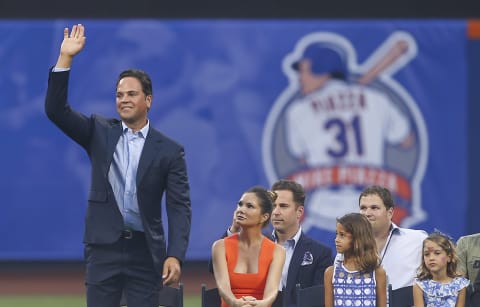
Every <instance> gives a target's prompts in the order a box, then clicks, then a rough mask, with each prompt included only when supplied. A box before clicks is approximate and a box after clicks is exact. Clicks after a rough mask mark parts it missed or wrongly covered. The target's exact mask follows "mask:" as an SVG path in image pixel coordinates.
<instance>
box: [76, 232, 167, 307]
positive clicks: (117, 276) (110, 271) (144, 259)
mask: <svg viewBox="0 0 480 307" xmlns="http://www.w3.org/2000/svg"><path fill="white" fill-rule="evenodd" d="M129 237H130V235H125V236H122V237H121V238H120V239H119V240H118V241H117V242H115V243H113V244H86V245H85V261H86V267H87V272H86V280H85V285H86V289H87V307H119V306H120V298H121V296H122V292H125V295H126V298H127V304H128V307H158V293H159V291H160V289H161V287H162V278H161V275H160V274H159V273H157V272H156V271H155V268H154V265H153V261H152V256H151V254H150V251H149V250H148V246H147V242H146V239H145V235H144V234H143V233H142V232H133V235H132V236H131V238H129Z"/></svg>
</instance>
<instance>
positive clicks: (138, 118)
mask: <svg viewBox="0 0 480 307" xmlns="http://www.w3.org/2000/svg"><path fill="white" fill-rule="evenodd" d="M151 103H152V96H151V95H148V96H146V95H145V93H144V92H143V89H142V85H141V84H140V81H139V80H138V79H137V78H134V77H125V78H123V79H121V80H120V82H118V86H117V99H116V105H117V112H118V114H119V115H120V118H121V119H122V120H123V121H124V122H125V123H126V124H127V125H130V126H140V128H141V127H143V126H144V125H145V124H146V122H147V112H148V109H149V108H150V105H151Z"/></svg>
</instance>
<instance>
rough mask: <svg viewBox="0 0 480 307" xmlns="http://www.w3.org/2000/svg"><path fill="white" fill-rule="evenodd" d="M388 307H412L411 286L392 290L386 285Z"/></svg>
mask: <svg viewBox="0 0 480 307" xmlns="http://www.w3.org/2000/svg"><path fill="white" fill-rule="evenodd" d="M388 300H389V307H411V306H413V286H407V287H403V288H398V289H395V290H392V285H390V284H389V285H388Z"/></svg>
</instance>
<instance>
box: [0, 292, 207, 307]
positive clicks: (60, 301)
mask: <svg viewBox="0 0 480 307" xmlns="http://www.w3.org/2000/svg"><path fill="white" fill-rule="evenodd" d="M85 305H86V304H85V297H83V296H51V295H28V296H14V295H2V296H0V307H85ZM183 306H184V307H200V296H185V298H184V301H183Z"/></svg>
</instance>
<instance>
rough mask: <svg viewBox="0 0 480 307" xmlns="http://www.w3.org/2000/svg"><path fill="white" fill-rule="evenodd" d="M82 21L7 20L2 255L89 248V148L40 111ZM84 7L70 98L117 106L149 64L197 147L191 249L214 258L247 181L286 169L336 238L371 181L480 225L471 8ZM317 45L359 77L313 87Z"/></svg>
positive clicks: (163, 121)
mask: <svg viewBox="0 0 480 307" xmlns="http://www.w3.org/2000/svg"><path fill="white" fill-rule="evenodd" d="M75 22H78V21H75ZM72 23H73V21H70V20H60V19H57V20H37V21H26V20H23V21H22V20H16V21H8V20H4V21H0V67H1V71H2V74H1V76H0V93H2V95H1V99H0V101H1V102H0V103H1V106H2V112H1V113H0V132H1V135H2V137H3V138H4V142H3V146H2V151H1V155H2V161H3V168H2V173H1V177H0V192H1V195H2V201H1V202H0V203H1V214H0V233H1V234H2V236H1V239H0V242H1V243H0V246H1V247H0V260H11V259H21V260H77V259H81V258H82V244H81V240H82V231H83V216H84V212H85V206H86V197H87V193H88V188H89V171H90V167H89V162H88V160H87V158H86V155H85V153H83V152H82V150H81V149H80V148H79V147H78V146H77V145H76V144H75V143H73V142H72V141H70V140H69V139H67V137H65V136H64V135H63V134H62V133H61V132H60V131H59V130H58V129H56V127H54V126H53V124H51V123H50V122H49V121H48V119H47V118H46V116H45V115H44V112H43V102H44V95H45V90H46V84H47V75H48V69H49V68H50V67H51V66H52V65H54V63H55V61H56V58H57V56H58V50H59V45H60V42H61V39H62V31H63V28H64V27H66V26H71V24H72ZM83 23H84V24H85V25H86V31H87V33H86V36H87V45H86V47H85V49H84V51H83V52H82V53H81V54H80V55H79V56H77V58H76V61H75V63H74V66H73V69H72V75H71V76H72V77H71V87H70V102H71V104H72V105H73V106H74V107H75V108H77V109H78V110H80V111H82V112H84V113H86V114H90V113H102V114H105V115H111V116H116V114H115V107H114V93H115V81H116V78H117V75H118V74H119V72H120V71H122V70H124V69H126V68H130V67H135V68H140V69H144V70H146V71H147V72H149V73H150V75H151V77H152V80H153V83H154V103H153V107H152V110H151V112H150V120H151V122H152V123H153V124H154V125H155V126H156V127H157V128H159V129H160V130H161V131H163V132H165V133H166V134H167V135H169V136H171V137H173V138H175V139H177V140H178V141H179V142H180V143H182V144H184V146H185V149H186V155H187V163H188V170H189V175H190V182H191V196H192V206H193V224H192V233H191V243H190V246H189V250H188V254H187V256H188V258H189V259H208V257H209V255H210V247H211V244H212V242H213V241H214V240H215V239H217V238H218V237H219V236H220V235H221V234H222V233H223V231H224V230H225V228H226V227H227V226H228V224H229V223H230V221H231V217H232V213H233V210H234V208H235V206H236V202H237V200H238V199H239V197H240V196H241V193H242V192H243V191H244V190H246V189H247V188H248V187H250V186H253V185H256V184H261V185H264V186H269V185H270V184H271V183H272V182H273V181H275V180H276V179H278V178H284V177H289V178H294V179H296V180H299V181H300V182H302V183H303V184H304V185H305V187H306V189H307V191H308V193H309V194H308V201H307V204H306V216H305V220H304V226H303V227H304V230H305V231H306V232H308V233H309V234H310V235H312V236H314V237H316V238H317V239H319V240H321V241H323V242H325V243H327V244H329V245H331V246H333V232H332V224H334V219H335V217H336V216H338V215H340V214H342V212H347V211H355V210H357V203H356V197H357V196H358V192H359V191H360V190H361V189H362V188H363V187H364V186H366V185H370V184H383V185H386V186H388V187H389V188H390V189H391V190H392V191H393V192H394V194H395V198H396V201H397V204H398V208H397V210H396V211H397V212H396V217H395V221H396V222H397V223H398V224H400V225H403V226H407V227H414V228H421V229H425V230H427V231H432V230H433V229H434V228H438V229H440V230H442V231H444V232H446V233H448V234H450V235H451V236H453V237H454V238H458V236H460V235H463V234H466V233H469V232H473V228H472V227H470V228H469V226H468V225H467V223H466V221H467V218H466V217H467V215H468V213H469V211H467V210H475V209H472V208H473V207H471V208H470V209H468V205H469V204H468V199H467V195H468V192H469V191H468V184H467V183H468V182H467V181H468V174H467V168H468V165H467V148H468V145H469V144H468V139H467V135H468V133H469V131H468V129H467V128H468V125H467V119H468V112H469V110H468V86H467V85H468V81H469V80H468V71H467V67H468V65H469V63H468V57H467V56H466V55H467V50H468V41H467V37H466V21H462V20H429V21H420V20H395V21H386V20H364V21H346V20H306V21H300V20H288V21H287V20H282V21H280V20H268V21H266V20H265V21H263V20H156V19H146V20H145V19H144V20H135V19H131V20H85V21H83ZM313 45H317V46H320V47H319V48H324V47H326V48H333V49H334V50H335V52H336V54H337V55H338V56H339V57H340V59H341V63H342V65H343V66H342V67H343V69H344V70H345V72H346V75H347V77H348V78H347V82H345V83H342V84H341V85H339V86H341V87H342V88H343V90H339V91H334V90H332V89H330V90H328V89H326V90H318V91H317V92H315V94H313V95H311V96H309V97H310V98H308V99H306V98H305V97H303V96H302V95H301V94H300V88H301V86H302V84H303V83H302V82H301V80H299V78H298V75H297V72H296V70H295V69H293V68H292V65H293V64H294V63H296V61H298V60H299V59H300V58H302V57H303V56H304V55H305V54H307V53H306V50H307V49H308V48H309V47H310V46H313ZM313 48H314V49H315V47H313ZM314 56H315V52H314V55H312V61H316V59H315V60H314ZM318 61H319V63H320V64H325V62H327V63H329V61H323V63H322V59H321V58H319V60H318ZM320 64H318V65H320ZM359 84H363V87H360V85H359ZM333 88H335V86H334V87H333ZM359 91H360V92H359ZM359 93H360V94H359ZM365 97H373V98H365ZM302 106H303V107H302ZM305 106H307V107H305ZM365 110H368V112H366V113H362V111H365ZM319 123H321V125H320V124H319Z"/></svg>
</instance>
